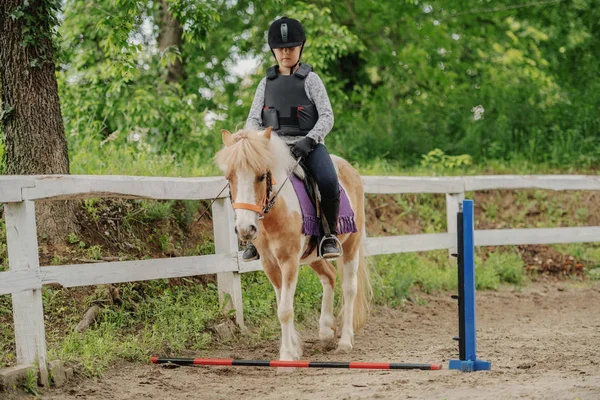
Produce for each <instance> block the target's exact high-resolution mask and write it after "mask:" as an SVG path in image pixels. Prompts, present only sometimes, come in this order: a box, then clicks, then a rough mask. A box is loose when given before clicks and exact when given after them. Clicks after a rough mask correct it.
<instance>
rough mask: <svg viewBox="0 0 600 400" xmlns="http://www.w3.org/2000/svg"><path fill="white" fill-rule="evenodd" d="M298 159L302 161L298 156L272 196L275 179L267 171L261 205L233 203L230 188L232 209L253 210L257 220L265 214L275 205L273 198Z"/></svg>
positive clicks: (279, 190) (286, 179) (294, 168)
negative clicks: (265, 188)
mask: <svg viewBox="0 0 600 400" xmlns="http://www.w3.org/2000/svg"><path fill="white" fill-rule="evenodd" d="M300 161H302V157H298V160H296V164H294V167H293V168H292V169H291V170H290V173H289V175H288V176H287V177H286V178H285V181H283V183H282V184H281V186H280V187H279V189H277V192H276V193H275V195H273V197H271V193H272V192H273V186H274V185H275V179H274V178H273V174H272V173H271V171H270V170H269V171H267V174H266V178H265V179H266V180H267V193H266V194H265V199H264V201H263V204H262V206H259V205H257V204H250V203H234V201H233V198H232V197H231V190H230V191H229V199H230V200H231V205H232V206H233V209H234V210H237V209H242V210H250V211H254V212H255V213H257V214H258V219H259V220H260V219H263V218H264V217H265V215H266V214H267V213H268V212H269V211H270V210H271V208H273V206H274V205H275V199H276V198H277V196H279V192H281V189H283V187H284V186H285V184H286V183H287V181H288V180H289V179H290V177H291V176H292V174H293V173H294V171H295V170H296V168H297V167H298V164H300ZM267 199H269V200H267Z"/></svg>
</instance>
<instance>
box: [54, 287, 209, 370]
mask: <svg viewBox="0 0 600 400" xmlns="http://www.w3.org/2000/svg"><path fill="white" fill-rule="evenodd" d="M166 282H167V280H160V281H151V282H148V283H147V284H146V285H144V287H143V290H142V291H140V289H136V287H135V284H122V285H120V289H121V298H122V299H123V301H124V303H123V304H122V305H121V307H115V308H103V309H102V311H101V313H100V315H99V317H98V320H97V322H96V323H95V324H94V325H93V326H91V327H90V328H88V329H87V330H86V331H85V332H84V333H77V332H70V333H69V334H68V335H66V337H65V338H61V339H60V341H59V344H58V347H56V348H52V349H51V350H50V355H51V358H60V359H61V360H65V361H76V362H77V363H79V364H80V365H81V366H82V372H83V373H84V374H85V375H88V376H97V375H101V374H102V372H103V371H104V370H105V369H106V368H108V367H109V366H110V365H111V364H112V363H113V362H114V361H115V360H117V359H119V358H120V359H126V360H131V361H137V362H147V361H148V355H149V354H178V353H181V352H182V351H184V350H189V349H194V350H201V349H203V348H204V347H205V346H206V345H207V344H208V343H210V341H211V335H210V333H209V331H208V324H209V323H213V322H214V321H217V320H219V319H220V318H221V317H220V315H221V314H220V311H219V305H218V294H217V290H216V287H214V286H212V287H208V288H205V287H203V286H202V285H190V286H180V287H177V286H174V287H170V286H169V285H168V284H166Z"/></svg>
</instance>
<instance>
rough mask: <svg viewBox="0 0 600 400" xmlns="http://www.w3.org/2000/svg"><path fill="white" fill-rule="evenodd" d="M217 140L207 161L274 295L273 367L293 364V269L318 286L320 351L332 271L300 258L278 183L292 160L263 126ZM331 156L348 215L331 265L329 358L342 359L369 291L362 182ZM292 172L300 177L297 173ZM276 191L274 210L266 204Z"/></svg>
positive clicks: (286, 188)
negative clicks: (277, 339)
mask: <svg viewBox="0 0 600 400" xmlns="http://www.w3.org/2000/svg"><path fill="white" fill-rule="evenodd" d="M221 134H222V140H223V144H224V147H223V148H222V149H221V150H220V151H219V152H218V153H217V154H216V155H215V161H216V163H217V165H218V167H219V168H220V170H221V171H222V172H223V174H224V176H225V178H226V179H227V181H228V182H229V191H230V197H231V201H232V206H233V208H234V210H235V232H236V234H237V236H238V238H239V239H240V240H242V241H248V240H252V242H253V243H254V245H255V246H256V248H257V250H258V251H259V254H260V261H261V264H262V268H263V270H264V272H265V274H266V275H267V276H268V278H269V280H270V282H271V284H272V285H273V288H274V289H275V293H276V298H277V316H278V318H279V322H280V324H281V347H280V352H279V358H280V360H289V361H294V360H299V359H300V357H301V356H302V345H301V342H300V337H299V334H298V332H297V330H296V328H295V326H294V294H295V291H296V284H297V282H298V270H299V267H300V264H301V263H303V264H308V265H309V266H310V267H311V268H312V269H313V270H314V271H315V272H316V273H317V275H318V277H319V280H320V281H321V284H322V286H323V297H322V304H321V316H320V319H319V339H320V341H321V342H322V343H323V345H324V346H326V348H329V347H330V348H333V347H335V341H336V339H337V335H336V333H337V332H336V320H335V317H334V288H335V281H336V268H335V267H334V266H333V264H332V263H331V262H330V261H327V260H325V259H322V258H319V256H318V255H317V250H316V249H315V250H313V251H312V252H310V253H309V254H308V256H307V255H306V254H304V253H305V252H307V249H308V244H309V240H308V239H309V237H307V236H305V235H303V233H302V215H301V208H300V203H299V200H298V198H297V196H296V192H295V191H294V188H293V186H292V184H291V183H290V182H288V183H287V184H285V182H286V180H287V178H288V176H289V174H291V173H292V172H293V171H292V170H293V169H294V166H295V165H296V160H294V158H293V156H292V154H291V152H290V150H289V148H288V146H287V145H286V144H285V143H284V142H283V141H282V140H281V139H280V138H279V137H278V136H277V134H276V133H275V132H273V131H272V129H271V128H270V127H269V128H267V129H265V130H262V131H253V130H246V129H242V130H239V131H237V132H236V133H234V134H232V133H231V132H229V131H227V130H222V131H221ZM331 157H332V160H333V162H334V165H335V166H336V170H337V173H338V177H339V181H340V185H341V186H342V187H343V188H344V190H345V191H346V193H347V195H348V199H349V202H350V205H351V207H352V209H353V211H354V215H355V223H356V230H357V232H353V233H348V234H343V235H339V236H338V238H339V240H340V242H341V243H342V249H343V254H342V256H341V257H339V258H338V259H337V260H336V261H337V262H336V264H337V269H338V272H339V277H340V280H341V286H342V307H341V310H340V311H341V320H342V324H341V325H342V328H341V335H340V339H339V342H338V343H337V348H336V352H339V353H346V352H349V351H351V350H352V347H353V345H354V332H355V330H358V329H360V328H361V327H362V326H363V325H364V324H365V322H366V319H367V316H368V314H369V308H370V302H371V297H372V289H371V284H370V281H369V268H368V264H367V260H366V258H365V249H364V244H365V239H366V233H365V212H364V189H363V185H362V180H361V177H360V175H359V174H358V172H357V171H356V170H355V169H354V168H353V167H352V166H351V165H350V164H349V163H348V162H347V161H345V160H343V159H342V158H340V157H337V156H333V155H332V156H331ZM299 170H300V169H299ZM297 172H298V175H299V176H302V173H301V171H297ZM282 185H283V186H282ZM279 190H280V191H279ZM278 191H279V192H278ZM276 192H278V195H277V197H276V198H275V199H274V200H275V201H274V204H270V203H271V200H272V199H273V193H276ZM267 205H269V207H267ZM271 206H272V207H271ZM266 210H268V212H266V213H265V211H266ZM303 255H304V258H302V257H303Z"/></svg>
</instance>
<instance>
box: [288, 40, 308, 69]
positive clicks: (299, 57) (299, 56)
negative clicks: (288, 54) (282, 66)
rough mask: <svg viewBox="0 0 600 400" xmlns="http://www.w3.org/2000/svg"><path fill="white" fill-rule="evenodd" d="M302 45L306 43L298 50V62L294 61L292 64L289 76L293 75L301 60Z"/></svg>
mask: <svg viewBox="0 0 600 400" xmlns="http://www.w3.org/2000/svg"><path fill="white" fill-rule="evenodd" d="M304 43H306V41H304V42H303V43H302V47H301V48H300V54H299V55H298V61H296V64H294V66H293V67H292V68H290V75H291V74H293V73H294V68H296V65H298V64H300V59H301V58H302V50H304Z"/></svg>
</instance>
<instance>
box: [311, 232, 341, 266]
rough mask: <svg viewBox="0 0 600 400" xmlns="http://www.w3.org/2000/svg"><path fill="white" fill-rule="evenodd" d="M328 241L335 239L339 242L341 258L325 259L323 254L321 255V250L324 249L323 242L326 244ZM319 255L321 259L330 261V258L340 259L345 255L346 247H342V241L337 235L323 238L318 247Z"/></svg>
mask: <svg viewBox="0 0 600 400" xmlns="http://www.w3.org/2000/svg"><path fill="white" fill-rule="evenodd" d="M327 239H333V240H335V241H336V242H337V244H338V247H339V249H340V255H339V256H335V257H327V258H324V257H323V254H322V253H321V249H322V248H323V242H325V240H327ZM317 255H318V257H319V258H323V259H325V260H327V259H329V258H338V257H342V256H343V255H344V247H343V246H342V242H340V239H338V238H337V236H336V235H331V236H323V238H322V239H321V241H320V242H319V246H317Z"/></svg>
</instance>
